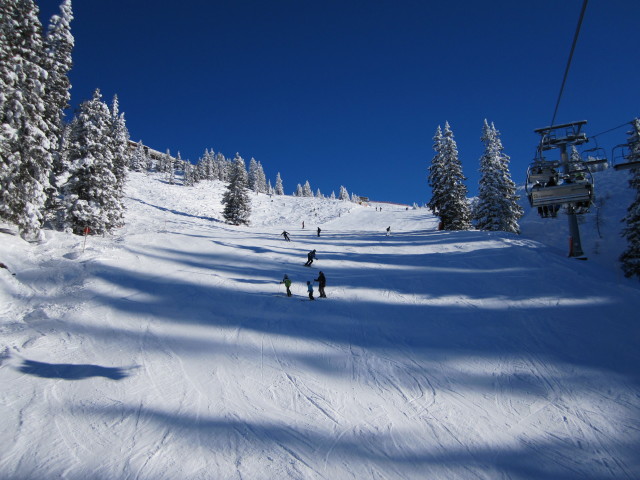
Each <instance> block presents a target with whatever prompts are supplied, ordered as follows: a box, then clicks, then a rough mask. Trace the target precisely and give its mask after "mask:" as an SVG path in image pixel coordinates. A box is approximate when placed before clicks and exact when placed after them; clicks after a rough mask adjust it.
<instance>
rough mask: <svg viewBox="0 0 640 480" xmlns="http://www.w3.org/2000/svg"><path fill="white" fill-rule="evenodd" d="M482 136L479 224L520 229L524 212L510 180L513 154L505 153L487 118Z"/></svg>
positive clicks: (513, 230)
mask: <svg viewBox="0 0 640 480" xmlns="http://www.w3.org/2000/svg"><path fill="white" fill-rule="evenodd" d="M481 140H482V142H484V153H483V154H482V157H480V180H479V188H478V199H477V204H476V207H475V208H474V220H475V222H476V228H478V229H479V230H489V231H503V232H511V233H519V232H520V227H519V226H518V220H519V219H520V217H522V215H523V213H524V212H523V210H522V207H520V205H519V204H518V198H519V197H518V196H517V195H516V185H515V183H514V182H513V180H511V173H510V172H509V160H510V158H509V157H508V156H507V155H506V154H505V153H504V148H503V146H502V142H501V141H500V133H499V132H498V130H497V129H496V127H495V125H494V124H493V123H492V124H491V125H489V123H488V122H487V120H486V119H485V121H484V126H483V128H482V137H481Z"/></svg>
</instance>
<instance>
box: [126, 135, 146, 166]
mask: <svg viewBox="0 0 640 480" xmlns="http://www.w3.org/2000/svg"><path fill="white" fill-rule="evenodd" d="M147 162H148V160H147V154H146V152H145V150H144V145H143V144H142V141H139V142H138V143H137V144H136V148H135V150H134V151H133V154H132V155H131V159H130V160H129V168H130V169H131V170H133V171H134V172H142V171H143V170H145V169H146V167H147Z"/></svg>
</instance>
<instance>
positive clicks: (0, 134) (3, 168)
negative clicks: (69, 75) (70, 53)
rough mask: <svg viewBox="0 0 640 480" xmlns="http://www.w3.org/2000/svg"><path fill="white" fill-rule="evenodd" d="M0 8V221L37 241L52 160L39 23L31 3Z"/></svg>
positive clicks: (12, 0) (8, 2)
mask: <svg viewBox="0 0 640 480" xmlns="http://www.w3.org/2000/svg"><path fill="white" fill-rule="evenodd" d="M0 4H1V6H0V64H1V66H0V83H1V84H0V90H1V92H0V217H2V218H4V219H6V220H8V221H10V222H12V223H14V224H16V225H17V226H18V229H19V231H20V235H21V236H22V237H23V238H25V239H38V238H39V237H40V235H41V231H40V229H41V227H42V223H43V220H44V213H43V212H44V207H45V201H46V191H47V189H48V188H49V187H50V183H49V176H50V174H51V169H52V161H53V158H52V154H51V150H52V146H51V142H50V137H51V133H50V132H49V122H47V117H46V110H47V108H46V102H45V97H44V92H45V91H46V81H47V72H46V70H45V68H44V65H45V64H46V62H45V61H44V58H45V57H44V45H43V39H42V24H41V23H40V20H39V19H38V7H37V6H36V5H35V4H34V2H33V1H32V0H20V1H17V0H3V1H2V2H0Z"/></svg>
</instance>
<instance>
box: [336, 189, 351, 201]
mask: <svg viewBox="0 0 640 480" xmlns="http://www.w3.org/2000/svg"><path fill="white" fill-rule="evenodd" d="M338 199H339V200H344V201H348V200H349V192H348V191H347V189H346V188H345V187H343V186H342V185H340V193H339V194H338Z"/></svg>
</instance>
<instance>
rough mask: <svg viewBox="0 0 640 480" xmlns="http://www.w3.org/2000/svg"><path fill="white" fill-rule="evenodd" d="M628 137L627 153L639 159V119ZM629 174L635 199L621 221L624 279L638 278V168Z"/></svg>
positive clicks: (639, 180)
mask: <svg viewBox="0 0 640 480" xmlns="http://www.w3.org/2000/svg"><path fill="white" fill-rule="evenodd" d="M629 135H630V136H629V139H628V141H627V143H628V145H629V149H630V152H629V153H630V154H631V155H633V156H637V158H640V119H638V118H636V119H635V120H634V121H633V130H632V131H631V132H630V134H629ZM630 173H631V179H630V180H629V186H630V187H631V188H632V189H633V190H634V191H635V199H634V200H633V202H632V203H631V205H629V208H627V215H626V216H625V218H624V219H623V222H625V224H626V225H625V227H624V228H623V230H622V236H623V237H624V238H626V239H627V249H626V250H625V251H624V252H623V253H622V255H620V262H621V263H622V271H623V272H624V275H625V277H633V276H636V277H638V278H640V168H634V169H632V170H631V172H630Z"/></svg>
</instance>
